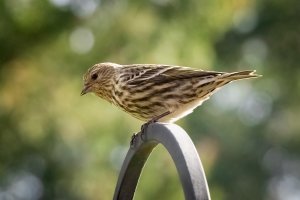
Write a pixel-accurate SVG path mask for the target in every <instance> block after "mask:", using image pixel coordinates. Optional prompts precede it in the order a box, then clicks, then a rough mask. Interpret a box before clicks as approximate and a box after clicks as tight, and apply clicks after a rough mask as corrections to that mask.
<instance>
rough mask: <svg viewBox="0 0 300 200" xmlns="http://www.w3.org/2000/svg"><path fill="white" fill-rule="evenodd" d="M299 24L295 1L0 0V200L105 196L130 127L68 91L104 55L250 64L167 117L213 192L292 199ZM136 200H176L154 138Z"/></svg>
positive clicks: (299, 113) (235, 66)
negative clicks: (235, 78) (249, 72)
mask: <svg viewBox="0 0 300 200" xmlns="http://www.w3.org/2000/svg"><path fill="white" fill-rule="evenodd" d="M299 19H300V3H299V1H297V0H286V1H283V0H257V1H251V0H230V1H228V0H209V1H208V0H207V1H204V0H150V1H140V0H132V1H120V0H119V1H117V0H1V1H0V95H1V96H0V200H38V199H45V200H46V199H47V200H62V199H64V200H65V199H71V200H94V199H100V200H102V199H104V200H106V199H111V198H112V196H113V192H114V188H115V185H116V181H117V177H118V172H119V169H120V166H121V164H122V162H123V159H124V156H125V154H126V151H127V149H128V145H129V141H130V136H131V135H132V133H134V132H137V131H138V130H139V129H140V125H141V124H142V122H140V121H138V120H136V119H134V118H132V117H130V116H129V115H127V114H126V113H123V112H122V111H120V110H118V109H117V108H115V107H113V106H112V105H110V104H109V103H107V102H105V101H103V100H100V99H99V98H98V97H96V96H94V95H87V96H84V97H81V96H80V95H79V94H80V91H81V87H82V75H83V73H84V72H85V71H86V70H87V69H88V68H89V67H90V66H91V65H93V64H95V63H98V62H105V61H110V62H116V63H121V64H131V63H164V64H175V65H184V66H190V67H194V68H202V69H207V70H219V71H236V70H243V69H256V70H257V71H258V73H259V74H263V78H260V79H255V80H245V81H240V82H235V83H232V84H229V85H227V86H226V87H224V88H223V89H222V90H220V91H219V92H217V94H215V95H214V96H213V97H212V98H211V99H210V100H209V101H207V102H206V103H204V105H203V106H201V107H199V108H198V109H196V110H195V111H194V112H193V113H192V114H191V115H189V116H187V117H185V118H184V119H182V120H180V121H179V122H178V123H177V124H179V125H180V126H182V127H183V128H184V129H185V130H186V131H187V132H188V133H189V134H190V136H191V138H192V139H193V141H194V143H195V145H196V147H197V149H198V152H199V154H200V156H201V159H202V162H203V165H204V168H205V171H206V175H207V179H208V185H209V187H210V191H211V196H212V199H215V200H216V199H217V200H232V199H243V200H247V199H249V200H250V199H251V200H253V199H264V200H296V199H300V170H299V169H300V157H299V155H300V107H299V99H300V98H299V96H300V68H299V61H300V59H299V57H300V20H299ZM135 199H140V200H142V199H143V200H153V199H157V200H165V199H176V200H177V199H183V192H182V189H181V185H180V182H179V178H178V177H177V173H176V169H175V166H174V165H173V163H172V160H171V158H170V156H169V155H168V154H167V152H166V151H165V150H164V149H163V148H162V147H161V146H160V147H158V148H157V149H156V150H155V151H154V152H153V154H152V155H151V158H150V160H149V162H148V163H147V166H146V168H145V170H144V172H143V175H142V178H141V181H140V184H139V186H138V188H137V192H136V197H135Z"/></svg>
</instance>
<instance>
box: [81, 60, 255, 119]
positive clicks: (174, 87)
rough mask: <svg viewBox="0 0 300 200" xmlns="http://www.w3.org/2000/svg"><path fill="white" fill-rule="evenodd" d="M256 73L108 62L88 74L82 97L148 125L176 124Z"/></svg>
mask: <svg viewBox="0 0 300 200" xmlns="http://www.w3.org/2000/svg"><path fill="white" fill-rule="evenodd" d="M255 72H256V71H255V70H245V71H237V72H229V73H228V72H218V71H205V70H201V69H194V68H190V67H184V66H175V65H165V64H129V65H121V64H116V63H111V62H104V63H98V64H95V65H93V66H92V67H90V68H89V69H88V70H87V72H86V73H85V75H84V76H83V82H84V85H83V89H82V91H81V95H85V94H87V93H94V94H96V95H97V96H99V97H100V98H102V99H104V100H106V101H108V102H110V103H111V104H113V105H115V106H117V107H119V108H121V109H122V110H123V111H125V112H127V113H129V114H130V115H131V116H133V117H135V118H137V119H140V120H142V121H144V122H146V124H149V123H152V122H164V123H174V122H176V121H177V120H179V119H181V118H183V117H185V116H186V115H188V114H190V113H191V112H193V110H194V109H195V108H196V107H198V106H200V105H201V104H202V103H203V102H204V101H206V100H208V99H209V97H210V96H211V95H212V94H213V93H215V92H216V91H217V90H218V89H220V88H221V87H222V86H224V85H226V84H228V83H230V82H232V81H236V80H240V79H248V78H257V77H260V76H261V75H258V74H255Z"/></svg>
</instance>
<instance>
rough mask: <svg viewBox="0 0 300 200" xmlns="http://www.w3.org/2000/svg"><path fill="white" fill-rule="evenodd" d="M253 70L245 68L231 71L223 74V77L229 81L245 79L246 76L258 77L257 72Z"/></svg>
mask: <svg viewBox="0 0 300 200" xmlns="http://www.w3.org/2000/svg"><path fill="white" fill-rule="evenodd" d="M255 72H256V71H255V70H245V71H240V72H232V73H228V74H224V76H223V78H224V79H229V80H230V81H235V80H239V79H246V78H258V77H261V75H259V74H255Z"/></svg>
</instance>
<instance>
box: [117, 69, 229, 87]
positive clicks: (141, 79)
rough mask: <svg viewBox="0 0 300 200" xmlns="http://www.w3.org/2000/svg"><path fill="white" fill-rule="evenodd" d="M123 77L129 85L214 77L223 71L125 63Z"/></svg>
mask: <svg viewBox="0 0 300 200" xmlns="http://www.w3.org/2000/svg"><path fill="white" fill-rule="evenodd" d="M122 70H124V72H123V73H122V77H121V78H122V79H123V80H124V81H125V82H127V84H129V85H139V84H145V83H154V82H155V83H157V84H160V83H167V82H171V81H174V80H178V79H189V78H196V77H197V78H201V79H206V78H212V77H214V76H217V75H221V74H224V73H223V72H214V71H203V70H197V69H192V68H188V67H180V66H172V65H154V64H153V65H151V64H149V65H142V64H141V65H140V64H135V65H125V66H124V67H123V69H122Z"/></svg>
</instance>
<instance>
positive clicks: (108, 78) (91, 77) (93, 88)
mask: <svg viewBox="0 0 300 200" xmlns="http://www.w3.org/2000/svg"><path fill="white" fill-rule="evenodd" d="M117 67H120V65H118V64H115V63H98V64H95V65H94V66H92V67H91V68H90V69H88V71H87V72H86V73H85V75H84V76H83V82H84V85H83V89H82V91H81V95H84V94H86V93H89V92H93V93H95V94H97V95H98V96H100V97H103V95H105V94H106V93H107V92H108V90H110V89H112V84H113V81H114V77H115V71H116V68H117Z"/></svg>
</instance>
